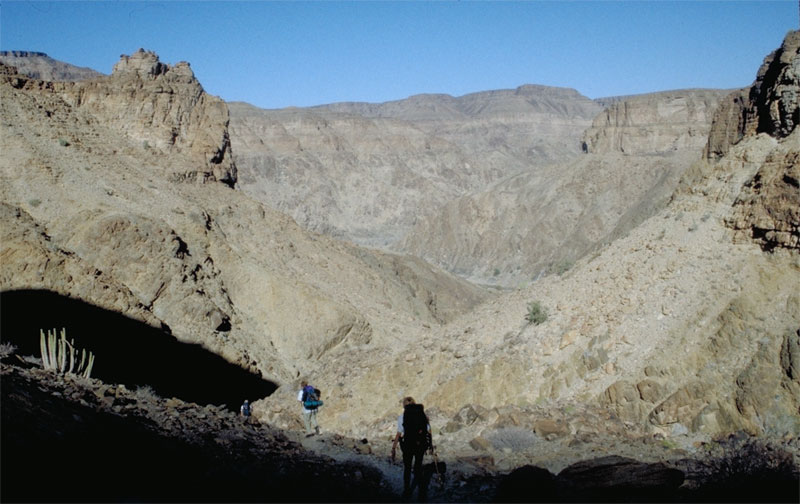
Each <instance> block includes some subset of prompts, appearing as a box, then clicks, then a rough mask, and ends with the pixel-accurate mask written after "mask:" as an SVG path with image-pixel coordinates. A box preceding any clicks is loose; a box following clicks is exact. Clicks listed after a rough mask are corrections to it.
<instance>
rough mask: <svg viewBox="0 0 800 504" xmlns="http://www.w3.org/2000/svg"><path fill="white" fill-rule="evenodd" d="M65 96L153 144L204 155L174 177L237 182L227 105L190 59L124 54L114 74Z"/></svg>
mask: <svg viewBox="0 0 800 504" xmlns="http://www.w3.org/2000/svg"><path fill="white" fill-rule="evenodd" d="M65 99H66V101H67V103H69V104H70V105H72V106H75V107H79V108H82V109H86V110H87V111H89V112H90V113H92V114H94V115H96V116H100V117H102V118H103V119H104V120H105V121H106V122H107V123H108V124H109V125H111V126H113V127H115V128H118V129H119V130H120V131H122V132H124V133H125V134H126V135H127V136H129V137H130V138H132V139H133V140H135V141H138V142H141V143H142V144H143V145H145V146H146V147H148V148H153V149H158V150H161V151H163V152H164V153H165V154H169V153H172V152H176V151H177V152H186V153H188V154H189V155H191V156H192V157H194V158H196V159H198V160H199V161H200V168H199V169H192V170H190V171H186V172H179V173H173V174H172V175H171V177H172V179H173V180H179V181H182V180H187V181H192V180H197V181H200V182H203V181H207V180H210V181H219V182H222V183H224V184H227V185H229V186H231V187H233V186H234V184H235V183H236V179H237V172H236V165H235V164H234V162H233V158H232V155H231V145H230V139H229V135H228V120H229V119H228V108H227V106H226V104H225V102H223V101H222V100H220V99H219V98H217V97H214V96H211V95H208V94H207V93H206V92H205V91H203V87H202V86H201V85H200V83H199V82H198V81H197V79H196V78H195V76H194V73H193V72H192V70H191V68H190V67H189V64H188V63H186V62H181V63H178V64H176V65H174V66H170V65H167V64H165V63H162V62H161V61H159V59H158V56H157V55H156V54H155V53H153V52H149V51H144V50H142V49H140V50H139V51H138V52H136V53H134V54H133V55H131V56H123V57H122V59H121V60H120V61H119V62H118V63H117V64H116V65H114V69H113V71H112V73H111V76H110V77H108V78H106V79H98V80H94V81H91V82H85V83H79V84H76V85H75V86H74V87H73V88H72V89H70V92H69V93H66V96H65Z"/></svg>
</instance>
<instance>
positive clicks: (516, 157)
mask: <svg viewBox="0 0 800 504" xmlns="http://www.w3.org/2000/svg"><path fill="white" fill-rule="evenodd" d="M599 110H600V107H599V106H598V105H597V104H595V103H593V102H592V101H591V100H589V99H587V98H586V97H583V96H581V95H580V94H578V93H577V92H575V91H574V90H570V89H559V88H548V87H544V86H522V87H520V88H517V89H515V90H501V91H491V92H485V93H475V94H471V95H466V96H462V97H452V96H448V95H418V96H413V97H411V98H408V99H406V100H400V101H395V102H388V103H382V104H368V103H339V104H333V105H326V106H321V107H314V108H307V109H284V110H259V109H256V108H254V107H251V106H249V105H245V104H231V114H232V122H231V138H232V142H233V146H234V154H235V156H236V162H237V166H239V169H240V170H241V173H242V175H241V186H242V189H243V190H244V191H245V192H247V193H248V194H250V195H251V196H253V197H254V198H255V199H257V200H259V201H263V202H265V203H267V204H269V205H270V206H272V207H274V208H276V209H278V210H281V211H283V212H285V213H287V214H289V215H291V216H292V217H294V218H295V220H297V221H298V222H299V223H301V224H302V225H304V226H305V227H307V228H309V229H312V230H316V231H321V232H325V233H327V234H331V235H333V236H339V237H343V238H346V239H348V240H351V241H354V242H356V243H361V244H368V245H370V246H378V247H386V246H387V245H389V244H391V243H392V242H395V241H397V240H398V239H400V238H402V236H403V235H404V234H405V232H406V231H407V230H408V229H409V228H410V227H411V226H412V225H413V224H414V222H415V221H416V220H417V219H418V217H419V216H421V215H423V214H425V213H427V212H430V211H433V210H435V209H437V208H439V207H440V206H441V205H442V203H443V202H445V201H448V200H452V199H454V198H456V197H458V196H461V195H464V194H467V193H469V192H472V191H475V190H480V189H483V188H484V187H486V186H487V185H488V184H490V183H492V182H495V181H498V180H500V179H502V178H504V177H506V176H508V175H510V174H513V173H515V172H519V171H523V170H528V169H530V168H531V167H532V166H540V165H542V164H544V163H548V162H552V161H554V160H561V159H564V158H569V157H573V156H576V155H577V154H578V153H579V140H580V134H581V132H582V131H583V130H584V129H585V128H586V127H587V126H588V125H589V124H590V121H591V119H592V117H593V116H594V115H595V114H596V113H597V112H598V111H599Z"/></svg>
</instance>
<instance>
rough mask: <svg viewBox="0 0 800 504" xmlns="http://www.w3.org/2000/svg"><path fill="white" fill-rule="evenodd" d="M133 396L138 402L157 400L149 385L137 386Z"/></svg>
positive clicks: (156, 395)
mask: <svg viewBox="0 0 800 504" xmlns="http://www.w3.org/2000/svg"><path fill="white" fill-rule="evenodd" d="M134 395H135V396H136V398H137V399H138V400H140V401H153V400H155V399H157V398H158V394H157V393H156V391H155V390H153V387H151V386H150V385H138V386H137V387H136V392H135V393H134Z"/></svg>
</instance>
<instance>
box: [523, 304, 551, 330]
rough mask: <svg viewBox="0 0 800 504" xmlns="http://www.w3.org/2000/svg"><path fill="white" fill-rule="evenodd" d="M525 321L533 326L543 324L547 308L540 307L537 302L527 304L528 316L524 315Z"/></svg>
mask: <svg viewBox="0 0 800 504" xmlns="http://www.w3.org/2000/svg"><path fill="white" fill-rule="evenodd" d="M525 320H527V321H528V323H529V324H533V325H539V324H541V323H543V322H544V321H545V320H547V308H546V307H544V306H542V304H541V303H540V302H539V301H531V302H530V303H528V314H527V315H525Z"/></svg>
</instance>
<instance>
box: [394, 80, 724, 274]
mask: <svg viewBox="0 0 800 504" xmlns="http://www.w3.org/2000/svg"><path fill="white" fill-rule="evenodd" d="M724 95H725V93H723V92H721V91H715V90H699V91H697V90H687V91H670V92H665V93H654V94H650V95H642V96H635V97H630V98H627V99H621V100H620V101H616V102H615V103H613V104H611V105H610V106H609V107H608V108H607V109H606V110H605V111H603V112H602V113H600V114H598V116H597V117H596V118H595V119H594V121H593V123H592V126H591V128H589V129H588V130H587V131H586V132H585V133H584V144H583V145H584V148H585V150H586V151H588V154H586V155H584V156H581V157H579V158H575V159H573V160H571V161H566V162H560V163H554V164H552V165H549V166H543V167H537V168H535V169H530V170H527V171H525V172H523V173H520V174H517V175H514V176H512V177H508V178H507V179H505V180H502V181H500V182H497V183H495V184H493V185H492V186H490V187H489V188H488V189H486V190H482V191H476V192H475V193H473V194H469V195H465V196H462V197H460V198H457V199H455V200H452V201H449V202H447V203H446V204H445V205H443V207H442V210H441V211H438V212H433V213H430V214H428V215H423V216H421V217H420V218H419V219H418V221H417V223H416V224H415V226H414V227H413V228H412V229H411V230H410V231H409V232H408V234H407V235H406V236H405V237H404V239H403V241H402V242H401V246H400V248H401V250H404V251H406V252H408V253H411V254H414V255H418V256H420V257H423V258H425V259H426V260H428V261H430V262H432V263H433V264H436V265H438V266H441V267H443V268H445V269H448V270H450V271H453V272H456V273H457V274H459V275H462V276H465V277H467V278H470V279H472V280H474V281H478V282H483V283H491V284H495V285H504V286H507V287H518V286H520V285H525V284H527V283H528V282H530V281H532V280H535V279H537V278H539V277H541V276H542V275H543V274H547V273H563V272H565V271H566V270H567V269H569V267H571V265H572V264H574V263H575V261H576V259H578V258H580V257H581V256H583V255H584V254H586V253H587V252H589V251H591V250H593V249H595V248H596V247H597V246H599V245H601V244H603V243H610V242H611V241H613V240H614V239H616V238H618V237H620V236H623V235H624V234H625V233H626V232H627V231H629V230H630V229H632V228H633V227H635V226H636V225H638V224H639V223H641V222H642V221H643V220H644V219H646V218H647V217H649V216H650V215H652V214H653V213H654V212H656V211H657V210H659V209H660V208H662V207H663V206H664V205H665V204H666V203H667V201H668V200H669V197H670V195H671V194H672V192H673V190H674V189H675V187H676V186H677V184H678V181H679V179H680V177H681V175H682V173H683V172H684V171H685V170H686V169H687V168H688V167H689V166H690V165H691V163H692V162H694V161H696V160H698V159H699V158H700V155H701V151H702V148H703V145H704V144H705V142H706V139H707V136H708V132H709V129H710V127H711V113H712V111H713V110H714V108H715V106H716V104H717V103H718V102H719V101H720V100H721V99H722V97H723V96H724ZM587 181H592V182H591V183H587Z"/></svg>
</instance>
